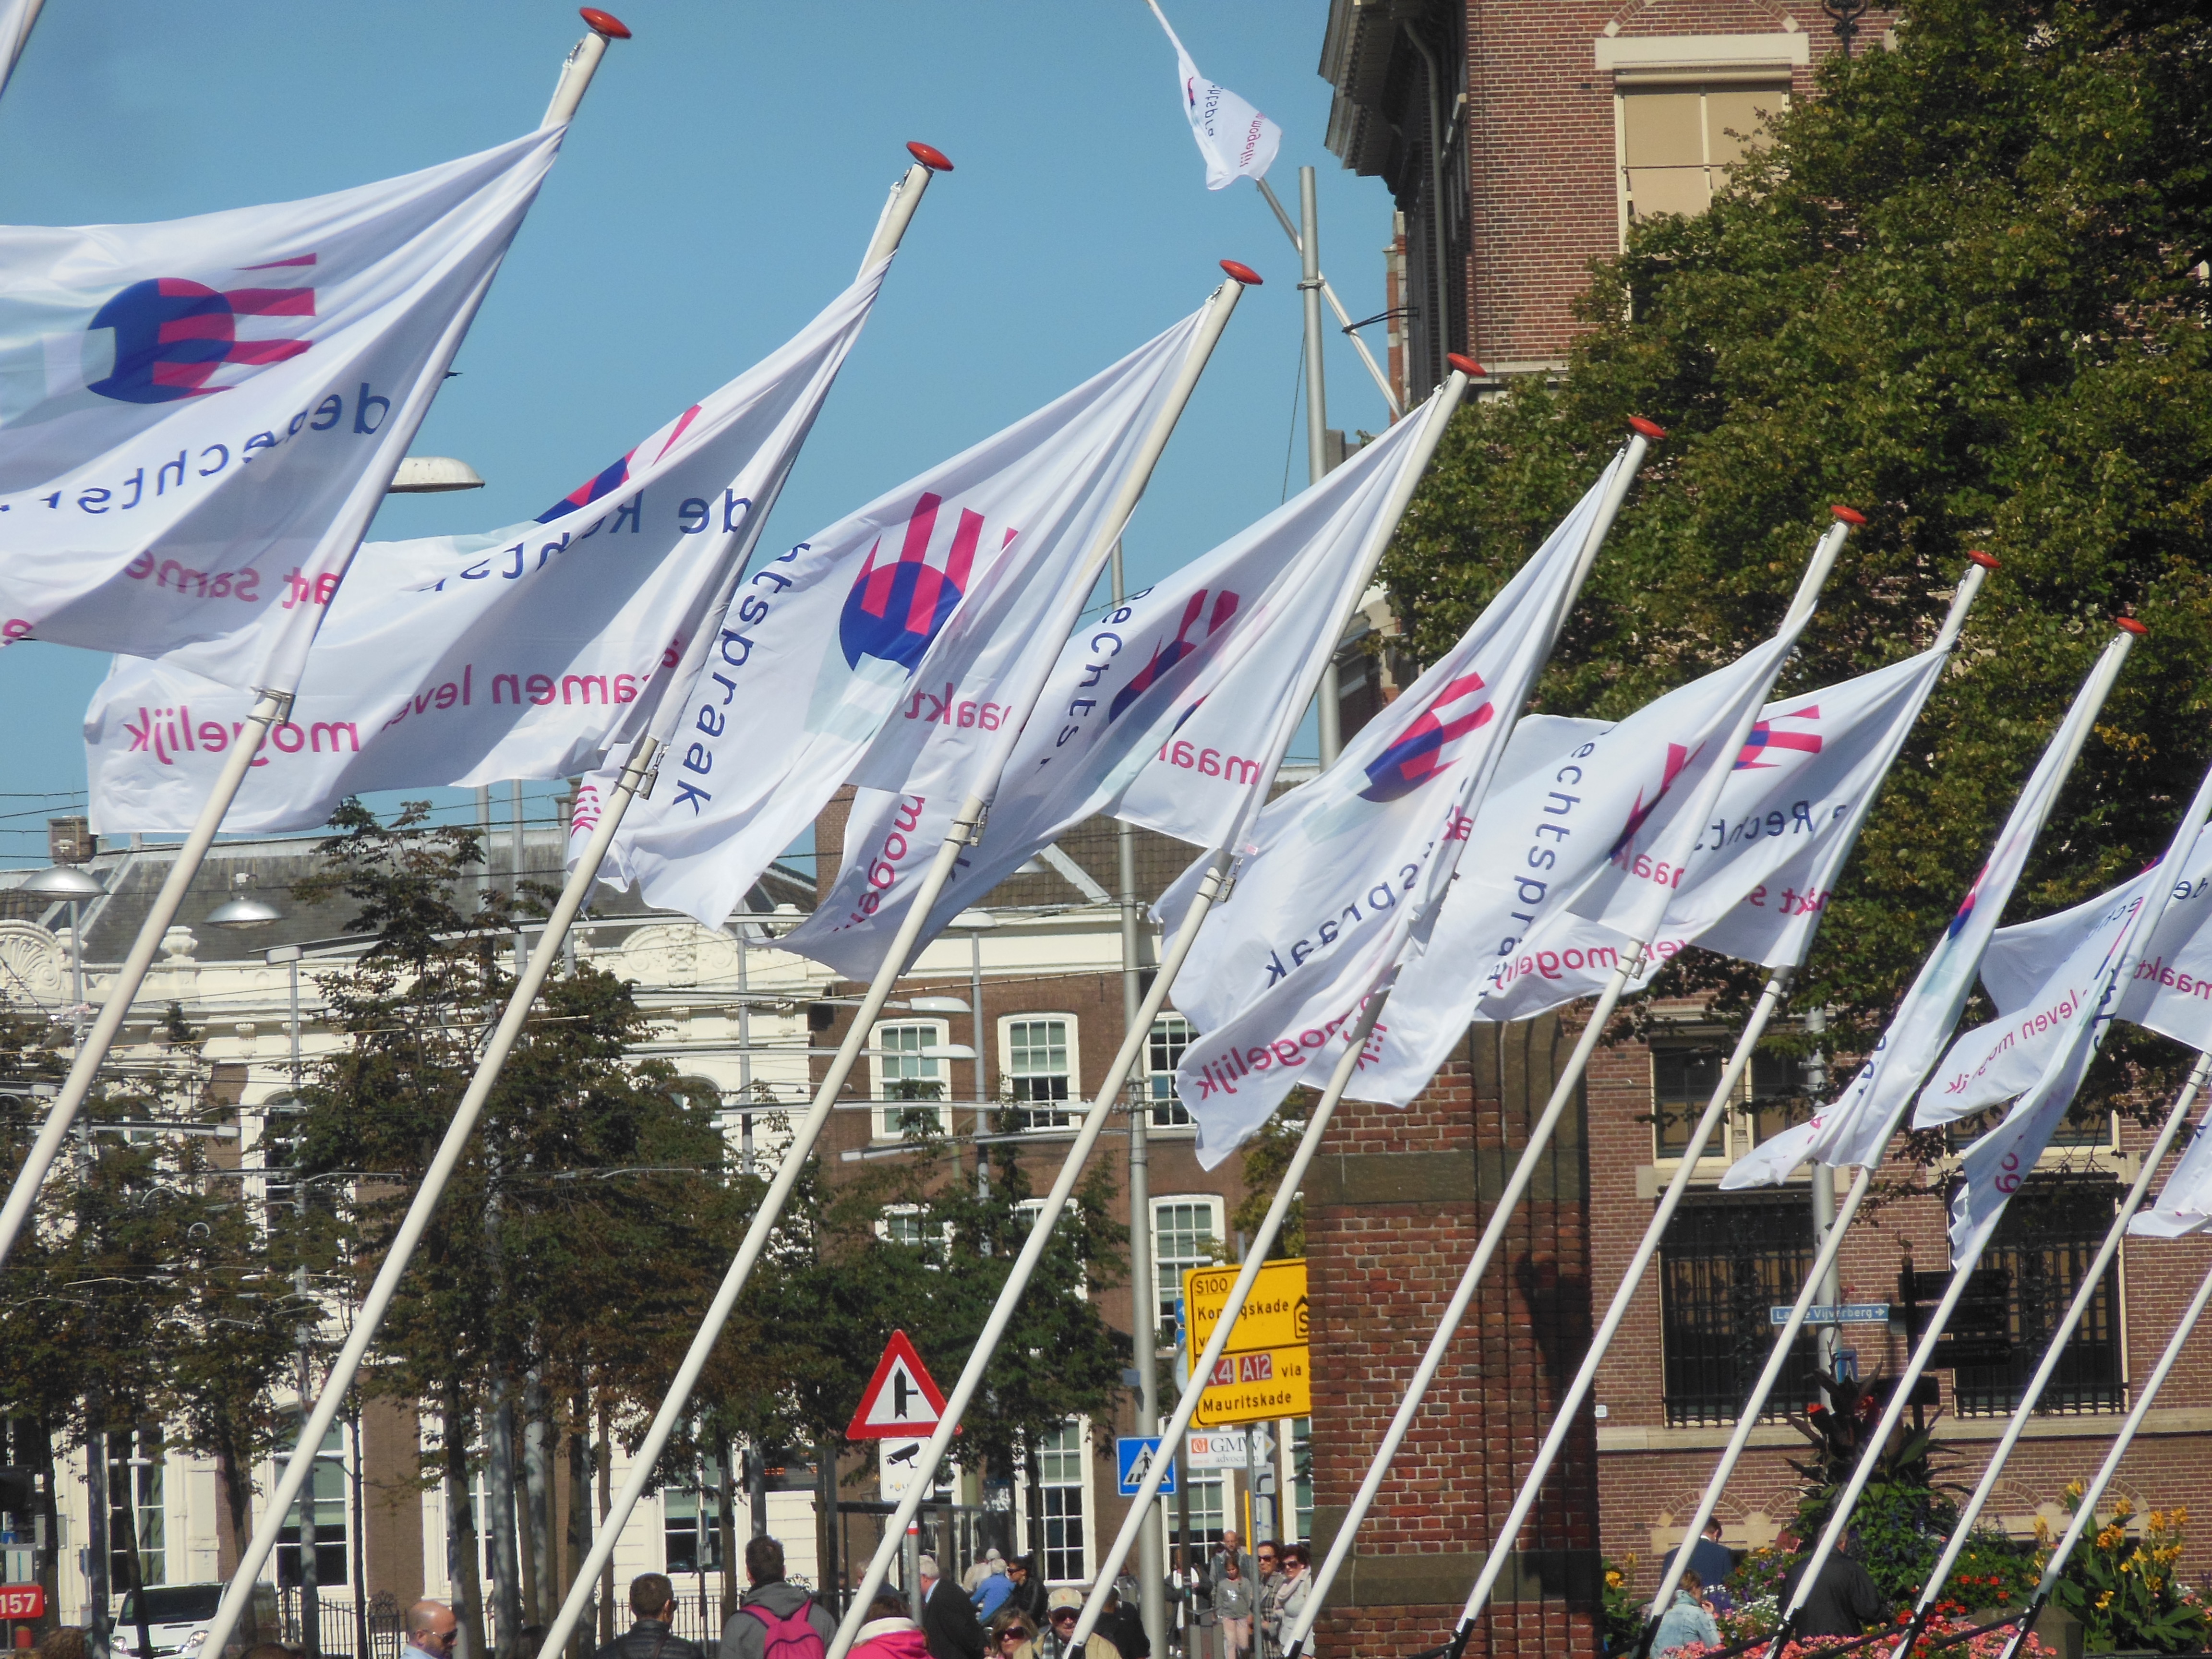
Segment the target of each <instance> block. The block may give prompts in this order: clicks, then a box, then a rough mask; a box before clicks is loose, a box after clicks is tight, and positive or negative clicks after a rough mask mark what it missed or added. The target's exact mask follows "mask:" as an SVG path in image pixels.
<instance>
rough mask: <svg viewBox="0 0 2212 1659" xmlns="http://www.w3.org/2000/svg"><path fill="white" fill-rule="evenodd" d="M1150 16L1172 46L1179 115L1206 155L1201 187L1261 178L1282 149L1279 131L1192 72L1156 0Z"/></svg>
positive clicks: (1216, 187) (1194, 69) (1232, 95)
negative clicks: (1204, 177) (1157, 23)
mask: <svg viewBox="0 0 2212 1659" xmlns="http://www.w3.org/2000/svg"><path fill="white" fill-rule="evenodd" d="M1152 15H1153V16H1155V17H1157V18H1158V19H1159V20H1160V27H1162V28H1164V29H1166V30H1167V34H1168V39H1169V40H1170V42H1172V43H1173V44H1174V46H1175V50H1176V81H1177V82H1178V90H1179V92H1180V94H1181V95H1182V112H1183V118H1184V119H1186V120H1188V122H1189V123H1190V136H1191V137H1193V138H1195V139H1196V140H1197V141H1198V153H1199V154H1200V155H1203V156H1204V157H1205V158H1206V188H1207V189H1208V190H1221V189H1225V188H1226V187H1227V186H1228V185H1233V184H1235V183H1236V182H1237V180H1238V179H1264V178H1266V177H1267V169H1268V168H1269V167H1272V166H1273V165H1274V161H1275V152H1276V151H1277V150H1278V149H1281V148H1282V143H1283V130H1282V129H1281V128H1280V127H1279V126H1277V125H1275V124H1274V123H1273V121H1270V120H1269V119H1268V118H1267V117H1266V116H1264V115H1262V114H1261V113H1260V112H1259V111H1258V110H1256V109H1254V108H1253V107H1252V106H1251V105H1249V104H1248V103H1246V102H1245V101H1244V100H1243V99H1242V98H1239V97H1238V96H1237V94H1235V93H1233V92H1231V91H1230V90H1229V88H1226V87H1225V86H1219V85H1217V84H1216V83H1215V82H1212V81H1209V80H1207V79H1206V77H1205V76H1202V75H1200V73H1199V72H1198V65H1197V64H1194V63H1192V62H1191V61H1190V54H1189V53H1188V52H1185V51H1184V50H1183V49H1182V40H1180V39H1178V38H1177V37H1176V32H1175V29H1174V27H1172V26H1171V25H1170V23H1169V22H1168V19H1167V14H1166V13H1165V12H1164V11H1162V10H1161V9H1159V5H1158V0H1153V4H1152Z"/></svg>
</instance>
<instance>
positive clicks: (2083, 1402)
mask: <svg viewBox="0 0 2212 1659" xmlns="http://www.w3.org/2000/svg"><path fill="white" fill-rule="evenodd" d="M2113 1202H2114V1194H2113V1187H2112V1182H2110V1181H2106V1180H2095V1179H2078V1178H2077V1179H2070V1180H2069V1179H2067V1178H2064V1177H2059V1178H2055V1179H2054V1178H2049V1177H2045V1178H2042V1179H2039V1180H2035V1181H2031V1182H2028V1183H2027V1185H2026V1186H2024V1187H2022V1188H2021V1190H2020V1191H2019V1192H2018V1193H2016V1194H2014V1195H2013V1200H2012V1202H2011V1203H2009V1204H2008V1205H2007V1206H2005V1212H2004V1215H2003V1217H2002V1218H2001V1219H2000V1220H1999V1221H1998V1222H1997V1231H1996V1237H1993V1238H1991V1239H1990V1246H1989V1249H1987V1250H1985V1251H1984V1252H1983V1255H1982V1263H1981V1265H1982V1267H1983V1269H1984V1270H1985V1271H1986V1270H1988V1269H1990V1268H1996V1269H1997V1270H1998V1271H1999V1272H2001V1273H2003V1274H2004V1276H2005V1279H2006V1286H2005V1304H2006V1305H2005V1323H2006V1327H2007V1329H2006V1331H2005V1334H2006V1335H2008V1337H2010V1338H2011V1340H2012V1358H2010V1359H2009V1360H2008V1361H2006V1362H2004V1363H2002V1364H1992V1365H1972V1366H1968V1365H1961V1366H1960V1367H1959V1368H1958V1370H1955V1371H1954V1372H1953V1373H1952V1387H1953V1389H1954V1395H1955V1404H1956V1407H1957V1409H1958V1410H1960V1412H1964V1413H1990V1414H2002V1413H2009V1412H2010V1411H2012V1410H2013V1408H2014V1407H2016V1406H2018V1405H2019V1404H2020V1396H2021V1391H2022V1390H2023V1389H2026V1388H2027V1380H2028V1378H2029V1377H2031V1376H2033V1375H2034V1374H2035V1368H2036V1366H2037V1365H2038V1364H2040V1363H2041V1361H2042V1358H2043V1352H2044V1350H2045V1348H2046V1347H2047V1346H2049V1345H2050V1339H2051V1333H2052V1332H2053V1331H2054V1330H2056V1329H2057V1326H2058V1322H2059V1321H2060V1320H2062V1319H2063V1318H2064V1317H2065V1316H2066V1310H2067V1308H2068V1307H2069V1305H2070V1304H2072V1302H2073V1300H2074V1295H2075V1291H2078V1290H2079V1289H2080V1288H2081V1279H2082V1277H2083V1275H2084V1274H2086V1273H2087V1272H2088V1271H2089V1264H2090V1263H2091V1262H2092V1261H2094V1260H2095V1259H2096V1255H2097V1249H2098V1246H2099V1245H2100V1244H2101V1243H2103V1242H2104V1237H2105V1234H2106V1231H2108V1230H2109V1229H2110V1228H2111V1226H2112V1210H2113ZM2119 1305H2120V1301H2119V1284H2118V1268H2117V1267H2108V1268H2106V1272H2105V1281H2104V1283H2103V1284H2102V1285H2099V1286H2098V1288H2097V1294H2096V1296H2095V1297H2093V1299H2092V1300H2091V1302H2090V1304H2089V1306H2088V1309H2087V1311H2086V1312H2084V1313H2083V1314H2082V1316H2081V1324H2080V1325H2078V1326H2077V1327H2075V1331H2074V1334H2073V1336H2072V1338H2071V1339H2070V1340H2069V1341H2068V1342H2067V1344H2066V1347H2065V1351H2064V1352H2063V1353H2062V1354H2061V1355H2060V1356H2059V1360H2058V1369H2057V1371H2056V1372H2055V1373H2054V1374H2053V1375H2052V1376H2051V1382H2050V1383H2049V1384H2048V1385H2047V1386H2046V1387H2045V1389H2044V1391H2043V1398H2042V1399H2041V1400H2040V1401H2038V1402H2037V1405H2036V1410H2037V1411H2038V1412H2039V1413H2057V1414H2061V1415H2070V1414H2073V1413H2081V1412H2101V1411H2118V1409H2119V1408H2120V1407H2122V1406H2124V1405H2125V1404H2126V1400H2125V1395H2126V1389H2125V1388H2124V1386H2123V1382H2122V1376H2121V1356H2120V1320H2119Z"/></svg>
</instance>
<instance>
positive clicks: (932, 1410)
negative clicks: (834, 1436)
mask: <svg viewBox="0 0 2212 1659" xmlns="http://www.w3.org/2000/svg"><path fill="white" fill-rule="evenodd" d="M944 1412H945V1395H944V1391H943V1390H941V1389H939V1387H938V1386H937V1384H936V1383H933V1381H931V1380H930V1376H929V1369H928V1367H927V1366H926V1365H924V1364H922V1363H921V1355H920V1354H918V1353H916V1352H915V1351H914V1344H913V1343H912V1342H910V1341H908V1340H907V1334H906V1333H905V1332H904V1331H893V1332H892V1333H891V1340H890V1342H889V1343H887V1344H885V1345H884V1357H883V1358H881V1359H879V1360H878V1361H877V1362H876V1374H875V1375H874V1376H872V1377H870V1378H869V1379H868V1386H867V1388H866V1390H865V1391H864V1392H863V1393H862V1394H861V1395H860V1406H859V1407H858V1409H856V1410H855V1411H854V1413H853V1422H852V1426H851V1427H849V1428H848V1429H847V1430H846V1431H845V1437H846V1438H847V1439H848V1440H908V1439H912V1438H914V1437H915V1436H918V1435H926V1434H927V1433H928V1432H929V1431H931V1430H932V1429H934V1428H935V1427H936V1426H937V1424H938V1419H939V1418H940V1417H941V1416H942V1415H943V1414H944Z"/></svg>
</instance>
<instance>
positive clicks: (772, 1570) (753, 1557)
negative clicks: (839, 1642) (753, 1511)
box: [716, 1537, 837, 1659]
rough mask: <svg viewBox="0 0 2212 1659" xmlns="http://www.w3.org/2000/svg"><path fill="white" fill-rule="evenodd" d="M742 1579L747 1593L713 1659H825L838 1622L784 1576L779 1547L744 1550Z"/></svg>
mask: <svg viewBox="0 0 2212 1659" xmlns="http://www.w3.org/2000/svg"><path fill="white" fill-rule="evenodd" d="M745 1577H746V1580H747V1581H748V1582H749V1583H750V1584H751V1586H752V1588H751V1589H749V1590H747V1591H746V1592H745V1594H744V1600H743V1601H740V1602H738V1610H737V1611H736V1612H735V1613H732V1614H731V1615H730V1622H729V1623H728V1624H726V1625H725V1626H723V1627H722V1645H721V1648H720V1652H719V1653H718V1654H717V1656H716V1659H824V1656H826V1655H827V1654H828V1653H829V1641H830V1638H832V1637H834V1636H836V1634H837V1620H836V1616H835V1615H834V1614H832V1613H830V1611H829V1608H827V1607H823V1605H822V1604H821V1603H820V1602H819V1601H816V1600H815V1599H814V1598H813V1597H812V1596H811V1595H808V1594H807V1593H806V1592H805V1590H803V1589H799V1586H798V1585H796V1584H793V1583H788V1582H787V1581H786V1580H785V1578H784V1576H783V1546H782V1545H781V1544H779V1543H778V1542H776V1541H775V1539H773V1538H767V1537H762V1538H756V1539H754V1540H753V1541H751V1542H750V1543H749V1544H747V1545H746V1546H745Z"/></svg>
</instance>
